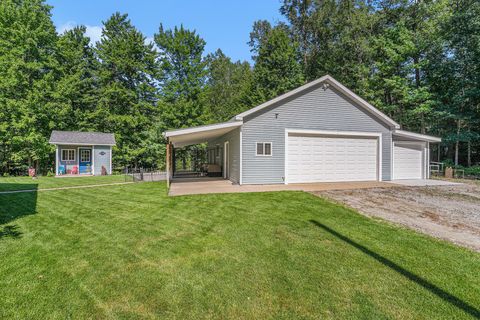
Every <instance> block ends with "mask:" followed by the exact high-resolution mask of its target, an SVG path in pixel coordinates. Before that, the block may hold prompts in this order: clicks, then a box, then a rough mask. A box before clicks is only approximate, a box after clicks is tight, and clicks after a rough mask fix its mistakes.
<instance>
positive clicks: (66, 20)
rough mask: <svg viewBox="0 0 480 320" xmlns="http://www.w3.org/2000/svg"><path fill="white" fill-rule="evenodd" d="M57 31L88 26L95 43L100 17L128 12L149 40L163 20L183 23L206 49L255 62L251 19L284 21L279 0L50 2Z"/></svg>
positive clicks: (165, 23)
mask: <svg viewBox="0 0 480 320" xmlns="http://www.w3.org/2000/svg"><path fill="white" fill-rule="evenodd" d="M46 2H47V3H48V4H49V5H51V6H53V9H52V19H53V22H54V24H55V26H56V28H57V30H58V31H59V32H63V31H65V30H68V29H71V28H73V27H74V26H75V25H85V26H86V27H87V36H89V37H90V38H91V40H92V41H93V42H95V41H97V40H99V39H100V35H101V31H102V21H105V20H107V19H108V18H109V17H110V16H111V15H112V13H114V12H116V11H119V12H120V13H128V16H129V18H130V19H131V21H132V23H133V24H134V25H135V27H137V28H138V29H139V30H140V31H141V32H142V33H143V34H144V35H145V36H146V37H147V38H148V39H152V38H153V34H154V33H155V32H157V30H158V27H159V25H160V23H163V25H164V27H165V28H173V27H174V26H176V25H177V26H179V25H180V24H183V25H184V27H186V28H188V29H192V30H193V29H194V30H196V31H197V33H198V34H199V35H200V36H201V37H202V38H203V39H204V40H205V41H206V42H207V44H206V47H205V51H206V53H210V52H214V51H215V50H216V49H218V48H220V49H222V51H223V52H224V53H225V54H226V55H228V56H230V57H231V58H232V59H233V60H247V61H251V52H250V48H249V46H248V44H247V42H248V41H249V34H250V31H251V30H252V25H253V22H254V21H256V20H260V19H262V20H263V19H264V20H268V21H270V22H272V23H276V22H278V21H284V19H283V17H282V16H281V15H280V13H279V8H280V5H281V4H280V0H236V1H232V0H223V1H222V0H183V1H179V0H177V1H174V0H156V1H155V0H136V1H134V0H81V1H79V0H47V1H46Z"/></svg>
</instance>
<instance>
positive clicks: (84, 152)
mask: <svg viewBox="0 0 480 320" xmlns="http://www.w3.org/2000/svg"><path fill="white" fill-rule="evenodd" d="M90 155H91V154H90V150H89V149H81V150H80V162H90V161H92V159H91V157H90Z"/></svg>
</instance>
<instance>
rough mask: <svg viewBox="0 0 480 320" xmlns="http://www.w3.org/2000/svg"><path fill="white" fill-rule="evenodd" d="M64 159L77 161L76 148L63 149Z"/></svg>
mask: <svg viewBox="0 0 480 320" xmlns="http://www.w3.org/2000/svg"><path fill="white" fill-rule="evenodd" d="M62 161H75V149H63V150H62Z"/></svg>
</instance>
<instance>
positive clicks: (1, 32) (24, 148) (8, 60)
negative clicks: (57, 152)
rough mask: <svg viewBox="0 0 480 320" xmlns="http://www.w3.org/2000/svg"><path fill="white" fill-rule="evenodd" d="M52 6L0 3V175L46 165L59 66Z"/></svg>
mask: <svg viewBox="0 0 480 320" xmlns="http://www.w3.org/2000/svg"><path fill="white" fill-rule="evenodd" d="M50 9H51V7H50V6H48V5H46V4H45V3H44V2H43V1H41V0H25V1H14V0H4V1H1V2H0V153H1V156H0V161H1V165H2V167H3V168H2V170H4V171H7V172H8V171H11V170H12V169H13V167H15V168H16V169H21V168H25V165H28V166H32V165H34V166H35V167H36V168H37V169H38V168H39V167H40V165H42V166H47V165H48V163H49V156H50V153H51V151H52V148H51V146H50V145H49V144H48V137H49V134H50V131H51V129H53V128H54V127H55V117H56V116H57V114H58V113H61V112H62V111H61V110H59V109H58V105H57V104H56V102H55V99H54V98H53V96H52V95H53V91H54V87H55V81H56V80H57V77H58V73H57V67H58V64H57V62H56V60H55V55H54V53H55V50H56V48H55V46H56V41H57V34H56V32H55V27H54V25H53V23H52V21H51V19H50V16H51V14H50Z"/></svg>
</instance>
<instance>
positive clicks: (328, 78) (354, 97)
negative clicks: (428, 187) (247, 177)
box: [232, 75, 400, 129]
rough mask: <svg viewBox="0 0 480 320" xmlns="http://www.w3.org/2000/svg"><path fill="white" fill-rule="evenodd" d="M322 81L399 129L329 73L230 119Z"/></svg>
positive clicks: (253, 111) (244, 114) (261, 107)
mask: <svg viewBox="0 0 480 320" xmlns="http://www.w3.org/2000/svg"><path fill="white" fill-rule="evenodd" d="M322 82H325V83H328V84H329V85H331V86H333V87H334V88H335V89H337V90H338V91H340V92H341V93H343V94H344V95H346V96H347V97H349V98H350V99H352V100H353V101H354V102H356V103H357V104H358V105H359V106H360V107H362V108H363V109H364V110H366V111H367V112H369V113H370V114H371V115H373V116H375V117H376V118H377V119H379V120H380V121H382V122H384V123H385V124H387V125H389V126H392V127H394V128H396V129H400V125H399V124H398V123H397V122H395V121H393V120H392V119H391V118H390V117H388V116H387V115H386V114H384V113H383V112H381V111H380V110H378V109H377V108H375V107H374V106H372V105H371V104H370V103H368V102H367V101H365V100H363V99H362V98H360V97H359V96H358V95H356V94H355V93H353V92H352V91H351V90H350V89H348V88H347V87H345V86H344V85H343V84H341V83H340V82H338V81H337V80H335V79H334V78H333V77H332V76H330V75H326V76H323V77H321V78H319V79H317V80H314V81H312V82H309V83H307V84H305V85H303V86H301V87H298V88H297V89H294V90H292V91H289V92H287V93H284V94H282V95H281V96H278V97H276V98H274V99H272V100H269V101H267V102H265V103H262V104H261V105H259V106H256V107H254V108H252V109H250V110H247V111H245V112H242V113H240V114H238V115H236V116H235V117H234V118H233V119H232V120H238V121H241V120H243V118H244V117H246V116H248V115H251V114H253V113H255V112H257V111H260V110H262V109H265V108H267V107H270V106H271V105H273V104H275V103H277V102H280V101H282V100H285V99H287V98H289V97H291V96H294V95H296V94H299V93H301V92H303V91H305V90H307V89H310V88H311V87H314V86H316V85H318V84H320V83H322Z"/></svg>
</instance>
